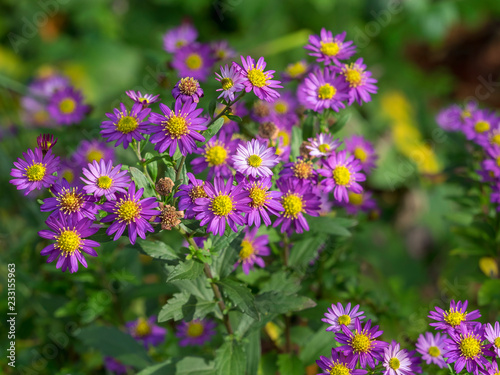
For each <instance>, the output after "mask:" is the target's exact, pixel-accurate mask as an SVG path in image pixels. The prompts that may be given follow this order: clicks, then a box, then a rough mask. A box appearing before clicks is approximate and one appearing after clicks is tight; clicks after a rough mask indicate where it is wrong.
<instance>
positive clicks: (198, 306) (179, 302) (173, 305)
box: [158, 292, 217, 322]
mask: <svg viewBox="0 0 500 375" xmlns="http://www.w3.org/2000/svg"><path fill="white" fill-rule="evenodd" d="M216 307H217V303H216V302H215V301H213V300H212V301H207V300H204V299H202V298H199V297H196V296H195V295H193V294H189V293H186V292H182V293H176V294H174V295H173V296H172V298H170V299H169V300H168V301H167V303H166V304H165V305H163V307H162V309H161V311H160V313H159V314H158V321H159V322H165V321H168V320H171V319H173V320H175V321H178V320H181V319H184V320H186V321H191V320H193V319H203V318H204V317H205V316H207V314H210V313H211V312H213V311H214V310H215V308H216Z"/></svg>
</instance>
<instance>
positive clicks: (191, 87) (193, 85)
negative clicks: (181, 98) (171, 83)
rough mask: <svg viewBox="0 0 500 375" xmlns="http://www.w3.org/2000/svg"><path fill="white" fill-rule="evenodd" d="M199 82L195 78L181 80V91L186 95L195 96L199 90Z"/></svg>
mask: <svg viewBox="0 0 500 375" xmlns="http://www.w3.org/2000/svg"><path fill="white" fill-rule="evenodd" d="M198 85H199V84H198V81H197V80H196V79H194V78H193V77H186V78H181V81H180V82H179V86H178V87H179V91H180V92H181V93H182V94H184V95H194V94H195V93H196V90H198Z"/></svg>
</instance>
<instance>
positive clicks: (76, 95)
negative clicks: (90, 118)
mask: <svg viewBox="0 0 500 375" xmlns="http://www.w3.org/2000/svg"><path fill="white" fill-rule="evenodd" d="M47 110H48V112H49V114H50V116H51V117H52V118H53V119H54V120H55V121H56V122H57V123H58V124H62V125H71V124H76V123H78V122H80V121H82V120H83V118H84V117H85V115H86V114H87V112H88V111H89V110H90V107H89V106H87V105H84V104H83V96H82V94H81V92H80V91H78V90H75V89H74V88H73V87H66V88H65V89H62V90H59V91H55V92H54V94H53V95H52V96H51V98H50V101H49V105H48V106H47Z"/></svg>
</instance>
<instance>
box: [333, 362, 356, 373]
mask: <svg viewBox="0 0 500 375" xmlns="http://www.w3.org/2000/svg"><path fill="white" fill-rule="evenodd" d="M329 371H330V375H350V374H351V370H349V368H348V367H346V366H345V365H344V364H342V363H334V364H333V365H332V367H331V368H330V370H329Z"/></svg>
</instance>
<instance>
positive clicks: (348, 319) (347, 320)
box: [337, 315, 351, 326]
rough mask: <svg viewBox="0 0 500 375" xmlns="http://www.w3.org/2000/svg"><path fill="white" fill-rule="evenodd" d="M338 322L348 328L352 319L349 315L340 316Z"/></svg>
mask: <svg viewBox="0 0 500 375" xmlns="http://www.w3.org/2000/svg"><path fill="white" fill-rule="evenodd" d="M337 321H338V322H339V324H342V325H344V326H348V325H349V324H351V317H350V316H349V315H340V316H339V318H338V319H337Z"/></svg>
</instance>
